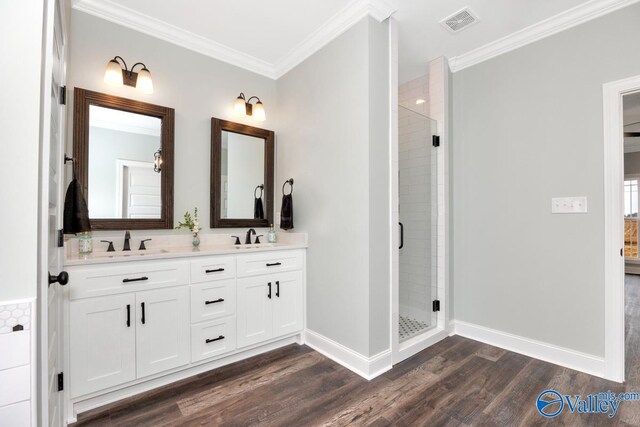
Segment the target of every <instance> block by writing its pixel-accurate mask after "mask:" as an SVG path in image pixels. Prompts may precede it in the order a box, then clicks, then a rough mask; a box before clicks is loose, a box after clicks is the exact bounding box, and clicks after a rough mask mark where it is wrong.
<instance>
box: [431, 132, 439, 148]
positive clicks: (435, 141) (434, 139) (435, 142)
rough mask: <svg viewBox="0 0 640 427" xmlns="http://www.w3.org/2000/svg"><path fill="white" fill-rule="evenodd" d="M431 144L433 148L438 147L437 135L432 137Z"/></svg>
mask: <svg viewBox="0 0 640 427" xmlns="http://www.w3.org/2000/svg"><path fill="white" fill-rule="evenodd" d="M432 143H433V146H434V147H440V136H439V135H433V138H432Z"/></svg>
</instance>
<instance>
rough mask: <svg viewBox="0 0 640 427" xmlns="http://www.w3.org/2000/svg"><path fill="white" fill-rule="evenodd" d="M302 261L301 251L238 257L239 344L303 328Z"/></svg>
mask: <svg viewBox="0 0 640 427" xmlns="http://www.w3.org/2000/svg"><path fill="white" fill-rule="evenodd" d="M302 265H303V253H302V252H301V251H289V252H272V253H269V252H265V253H257V254H251V255H244V256H239V257H238V277H239V278H238V284H237V286H238V315H237V321H238V347H239V348H240V347H246V346H249V345H252V344H256V343H259V342H261V341H266V340H270V339H272V338H277V337H280V336H283V335H287V334H290V333H293V332H296V331H300V330H301V329H302V321H303V314H302V309H303V294H302V287H303V272H302ZM265 273H266V274H265ZM245 276H248V277H245Z"/></svg>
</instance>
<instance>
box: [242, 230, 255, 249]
mask: <svg viewBox="0 0 640 427" xmlns="http://www.w3.org/2000/svg"><path fill="white" fill-rule="evenodd" d="M251 234H253V235H254V236H255V235H256V230H254V229H253V228H250V229H249V231H247V238H246V239H244V244H245V245H250V244H251Z"/></svg>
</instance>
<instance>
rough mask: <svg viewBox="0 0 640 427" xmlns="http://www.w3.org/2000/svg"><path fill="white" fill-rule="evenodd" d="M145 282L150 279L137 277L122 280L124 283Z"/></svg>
mask: <svg viewBox="0 0 640 427" xmlns="http://www.w3.org/2000/svg"><path fill="white" fill-rule="evenodd" d="M143 280H149V278H148V277H147V276H142V277H136V278H135V279H122V283H129V282H142V281H143Z"/></svg>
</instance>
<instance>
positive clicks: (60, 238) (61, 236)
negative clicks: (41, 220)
mask: <svg viewBox="0 0 640 427" xmlns="http://www.w3.org/2000/svg"><path fill="white" fill-rule="evenodd" d="M57 244H58V247H59V248H62V247H64V232H63V231H62V229H60V230H58V243H57Z"/></svg>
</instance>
